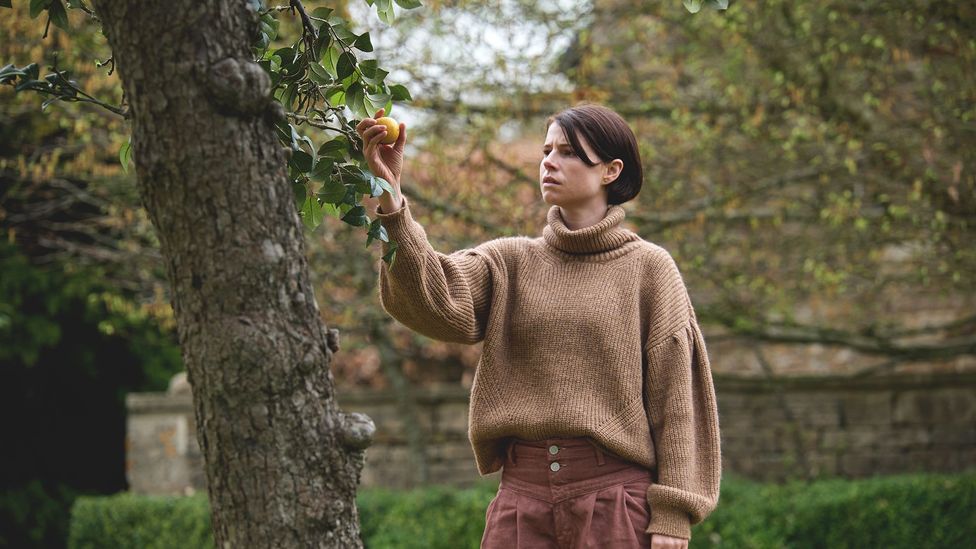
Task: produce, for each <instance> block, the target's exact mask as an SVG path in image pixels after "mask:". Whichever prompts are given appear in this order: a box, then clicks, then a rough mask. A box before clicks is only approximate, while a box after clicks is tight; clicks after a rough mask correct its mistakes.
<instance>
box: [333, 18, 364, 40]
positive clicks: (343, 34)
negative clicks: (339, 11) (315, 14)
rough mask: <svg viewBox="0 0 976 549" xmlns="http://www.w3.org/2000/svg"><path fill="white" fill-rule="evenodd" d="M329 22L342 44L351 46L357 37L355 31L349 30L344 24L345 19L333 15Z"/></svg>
mask: <svg viewBox="0 0 976 549" xmlns="http://www.w3.org/2000/svg"><path fill="white" fill-rule="evenodd" d="M330 23H331V24H332V32H334V33H335V36H336V38H338V39H339V40H340V41H341V42H342V44H343V45H344V46H346V47H349V46H351V45H352V44H353V43H354V42H355V41H356V39H357V38H359V37H358V36H357V35H356V33H354V32H352V31H351V30H349V27H347V26H346V22H345V21H343V20H341V19H337V18H335V17H333V18H332V20H331V21H330Z"/></svg>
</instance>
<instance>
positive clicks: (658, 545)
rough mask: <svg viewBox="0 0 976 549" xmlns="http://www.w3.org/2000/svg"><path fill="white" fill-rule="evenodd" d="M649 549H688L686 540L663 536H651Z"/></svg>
mask: <svg viewBox="0 0 976 549" xmlns="http://www.w3.org/2000/svg"><path fill="white" fill-rule="evenodd" d="M651 549H688V540H686V539H682V538H672V537H671V536H665V535H664V534H651Z"/></svg>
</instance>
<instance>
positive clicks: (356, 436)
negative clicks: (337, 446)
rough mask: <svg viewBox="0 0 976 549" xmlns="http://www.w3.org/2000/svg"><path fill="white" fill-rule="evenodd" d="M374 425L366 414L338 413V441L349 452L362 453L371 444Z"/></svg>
mask: <svg viewBox="0 0 976 549" xmlns="http://www.w3.org/2000/svg"><path fill="white" fill-rule="evenodd" d="M375 433H376V425H375V424H374V423H373V420H372V419H370V418H369V416H367V415H366V414H361V413H359V412H339V441H340V442H341V443H342V445H343V446H345V447H346V448H349V449H350V450H356V451H362V450H365V449H366V448H368V447H369V445H370V444H372V443H373V435H374V434H375Z"/></svg>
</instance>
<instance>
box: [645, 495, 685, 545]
mask: <svg viewBox="0 0 976 549" xmlns="http://www.w3.org/2000/svg"><path fill="white" fill-rule="evenodd" d="M645 532H646V533H648V534H664V535H665V536H671V537H673V538H681V539H691V517H690V516H689V515H688V513H687V512H685V511H682V510H681V509H678V508H675V507H668V506H666V505H661V504H660V503H656V504H651V523H650V525H648V527H647V530H645Z"/></svg>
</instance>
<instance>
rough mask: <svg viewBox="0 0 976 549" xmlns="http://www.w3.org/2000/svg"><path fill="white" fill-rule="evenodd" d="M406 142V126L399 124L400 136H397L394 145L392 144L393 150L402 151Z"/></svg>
mask: <svg viewBox="0 0 976 549" xmlns="http://www.w3.org/2000/svg"><path fill="white" fill-rule="evenodd" d="M406 142H407V125H406V124H404V123H403V122H400V134H399V135H398V136H397V140H396V143H394V144H393V148H394V149H396V150H398V151H402V150H403V144H404V143H406Z"/></svg>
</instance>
